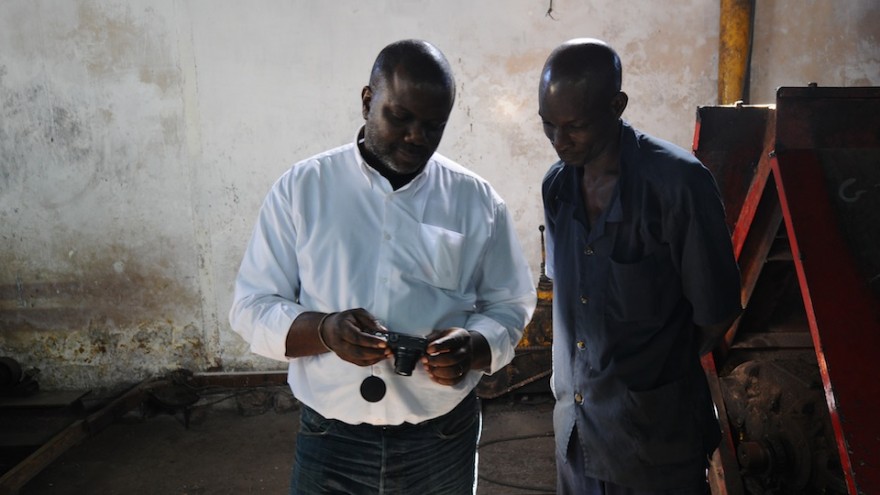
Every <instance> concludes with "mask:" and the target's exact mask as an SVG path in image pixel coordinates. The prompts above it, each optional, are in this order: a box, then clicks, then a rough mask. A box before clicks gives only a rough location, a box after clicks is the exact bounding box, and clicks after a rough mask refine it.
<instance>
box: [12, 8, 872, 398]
mask: <svg viewBox="0 0 880 495" xmlns="http://www.w3.org/2000/svg"><path fill="white" fill-rule="evenodd" d="M840 5H843V6H840ZM718 14H719V6H718V5H717V2H711V1H704V0H672V1H668V2H653V1H648V0H642V1H632V2H617V1H612V0H591V1H575V0H554V1H552V2H551V1H549V0H485V1H480V2H473V1H469V0H444V1H442V2H428V1H422V2H415V1H407V0H376V1H370V2H363V1H355V0H328V1H321V2H315V1H304V0H296V1H277V0H273V1H264V2H241V1H234V0H191V1H184V0H155V1H124V2H123V1H112V0H94V1H83V0H76V1H66V0H9V1H4V2H2V3H0V355H8V356H12V357H14V358H16V359H18V360H19V361H20V362H21V363H22V364H23V365H24V366H25V367H27V368H31V367H33V368H38V369H39V370H40V374H39V375H38V377H39V381H40V382H41V385H42V386H43V387H44V388H95V387H113V386H116V385H118V384H120V383H131V382H135V381H138V380H141V379H144V378H147V377H150V376H154V375H156V374H161V373H165V372H167V371H169V370H173V369H176V368H178V367H184V368H188V369H192V370H209V369H223V370H229V371H232V370H246V369H277V368H279V367H282V366H283V365H282V363H274V362H270V361H266V360H262V359H260V358H256V357H254V356H252V355H250V354H249V353H248V350H247V346H246V345H245V344H244V343H243V342H242V341H241V339H240V338H239V337H238V336H237V335H235V334H234V333H232V332H231V330H230V329H229V326H228V323H227V321H226V313H227V311H228V308H229V305H230V301H231V296H232V294H231V293H232V282H233V278H234V276H235V271H236V269H237V267H238V263H239V260H240V257H241V255H242V252H243V250H244V247H245V243H246V240H247V238H248V236H249V234H250V230H251V228H252V223H253V221H254V218H255V215H256V212H257V209H258V207H259V204H260V202H261V200H262V198H263V196H264V194H265V193H266V191H267V190H268V188H269V186H270V185H271V183H272V182H273V181H274V180H275V179H276V178H277V177H278V176H279V175H280V174H281V173H282V172H283V171H284V170H285V169H287V168H288V167H289V166H290V165H291V164H292V163H294V162H295V161H297V160H299V159H302V158H305V157H307V156H309V155H311V154H313V153H316V152H319V151H322V150H324V149H327V148H330V147H335V146H337V145H340V144H343V143H345V142H348V141H349V140H351V139H352V138H353V137H354V134H355V132H356V131H357V129H358V126H359V125H360V123H361V122H362V120H361V117H360V108H359V104H360V102H359V96H360V91H361V88H362V87H363V85H364V84H366V82H367V76H368V72H369V69H370V65H371V64H372V61H373V59H374V57H375V55H376V53H377V52H378V51H379V50H380V49H381V48H382V47H383V46H384V45H385V44H387V43H389V42H391V41H394V40H397V39H401V38H409V37H415V38H423V39H427V40H430V41H432V42H434V43H435V44H436V45H437V46H439V47H440V48H441V49H442V50H443V51H444V52H445V53H446V55H447V56H448V58H449V59H450V62H451V63H452V66H453V69H454V71H455V73H456V76H457V82H458V99H457V102H456V106H455V109H454V110H453V114H452V118H451V120H450V123H449V125H448V130H447V132H446V135H445V136H444V139H443V142H442V143H441V146H440V152H441V153H444V154H446V155H447V156H450V157H452V158H454V159H456V160H458V161H460V162H461V163H463V164H465V165H467V166H469V167H470V168H472V169H473V170H475V171H477V172H478V173H479V174H481V175H482V176H484V177H485V178H487V179H488V180H490V181H491V182H492V183H493V184H494V185H495V186H496V188H497V189H498V190H499V192H500V193H501V195H502V196H503V197H504V198H505V199H506V200H507V202H508V203H509V204H510V208H511V210H512V211H513V214H514V218H515V221H516V226H517V231H518V233H519V235H520V238H521V240H522V243H523V245H524V247H525V249H526V253H527V256H528V257H529V259H530V260H531V262H532V269H533V272H534V273H535V279H536V281H537V275H538V266H539V263H540V242H539V237H538V230H537V227H538V225H539V224H540V223H541V222H542V211H541V206H540V204H541V203H540V181H541V177H542V176H543V174H544V172H545V170H546V169H547V167H548V166H549V165H550V163H552V162H553V161H554V155H553V152H552V150H551V149H550V147H549V145H548V143H547V142H546V139H545V138H544V136H543V135H542V133H541V126H540V121H539V119H538V117H537V105H536V96H535V92H536V87H537V80H538V73H539V71H540V67H541V65H542V63H543V61H544V58H545V57H546V55H547V54H548V53H549V51H550V50H551V49H552V48H553V47H554V46H556V45H557V44H558V43H560V42H562V41H564V40H567V39H570V38H574V37H580V36H592V37H599V38H603V39H605V40H607V41H608V42H610V43H611V44H612V45H613V46H615V47H616V48H617V49H618V51H619V53H620V55H621V57H622V59H623V64H624V90H625V91H627V93H628V94H629V96H630V105H629V108H628V109H627V111H626V113H625V117H626V118H627V119H628V120H629V121H630V122H632V123H633V124H635V125H636V126H638V127H640V128H642V129H643V130H645V131H647V132H650V133H653V134H655V135H658V136H660V137H663V138H666V139H668V140H670V141H673V142H675V143H677V144H679V145H681V146H683V147H686V148H689V147H690V145H691V140H692V135H693V125H694V122H693V120H694V112H695V109H696V107H697V106H699V105H710V104H714V103H715V95H716V84H717V77H716V74H717V44H718V31H719V28H718V26H719V19H718ZM878 26H880V14H878V7H877V4H876V1H875V0H852V1H849V2H830V1H805V2H801V1H795V0H779V1H776V2H758V9H757V12H756V31H755V44H756V45H755V48H754V50H753V65H752V90H751V94H752V102H772V99H773V95H774V92H775V88H776V87H777V86H780V85H803V84H806V83H807V82H811V81H815V82H818V83H820V84H821V85H826V86H832V85H880V32H878Z"/></svg>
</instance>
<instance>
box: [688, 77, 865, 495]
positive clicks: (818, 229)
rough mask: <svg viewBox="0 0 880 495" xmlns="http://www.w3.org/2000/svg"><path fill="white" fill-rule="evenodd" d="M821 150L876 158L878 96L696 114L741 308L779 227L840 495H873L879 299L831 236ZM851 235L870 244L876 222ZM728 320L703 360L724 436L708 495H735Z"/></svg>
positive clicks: (739, 487) (830, 95) (812, 90)
mask: <svg viewBox="0 0 880 495" xmlns="http://www.w3.org/2000/svg"><path fill="white" fill-rule="evenodd" d="M714 112H719V113H714ZM734 115H735V117H734ZM710 116H711V118H708V117H710ZM707 127H708V128H707ZM718 140H726V141H728V142H727V143H726V145H724V146H716V143H715V142H716V141H718ZM720 148H724V151H723V152H718V151H717V150H718V149H720ZM829 150H838V151H839V150H856V153H864V152H865V151H867V152H868V155H867V156H869V157H874V156H880V153H875V151H876V152H880V88H819V87H815V86H810V87H802V88H792V87H783V88H780V89H779V90H778V92H777V102H776V105H775V108H774V107H772V106H771V107H753V106H739V107H703V108H700V109H699V111H698V119H697V124H696V129H695V134H694V153H695V154H696V155H697V156H698V157H699V158H700V159H701V160H702V161H703V162H704V163H705V164H706V166H707V167H708V168H710V170H712V171H713V173H714V174H715V176H716V180H717V181H718V183H719V188H720V189H721V191H722V196H723V198H724V201H725V205H726V208H727V219H728V225H729V227H730V228H731V231H732V234H731V235H732V239H733V244H734V251H735V254H736V257H737V260H738V262H739V263H740V269H741V272H742V279H743V289H742V303H743V306H744V307H747V306H748V304H749V301H750V298H751V296H752V291H753V290H754V288H755V284H756V281H757V278H758V276H759V274H760V272H761V268H762V266H763V264H764V263H765V261H766V260H767V257H768V256H769V255H770V250H771V246H772V244H773V241H774V237H775V236H776V232H777V231H778V230H779V228H780V225H783V224H784V229H785V233H786V234H787V239H788V243H789V248H790V252H791V257H792V261H793V263H794V266H795V269H796V273H797V279H798V284H799V287H800V293H801V296H802V299H803V304H804V310H805V312H806V316H807V321H808V324H809V333H810V337H811V340H812V346H813V348H814V350H815V354H816V360H817V362H818V367H819V372H820V374H821V379H822V385H823V387H824V391H825V397H826V402H827V405H828V412H829V415H830V420H831V425H832V427H833V430H834V436H835V440H836V444H837V452H838V454H839V456H840V466H841V468H842V471H843V476H844V477H845V482H846V487H847V490H848V493H849V494H850V495H859V494H863V493H880V420H878V418H880V415H878V410H880V381H878V379H880V371H878V366H877V365H878V362H880V360H878V351H880V298H878V295H877V294H878V292H877V290H876V285H875V286H874V289H872V287H871V285H870V283H868V282H866V277H865V276H864V275H865V274H864V267H863V266H862V267H861V269H860V266H859V263H858V262H857V259H856V256H855V255H854V253H853V252H852V250H853V247H852V244H851V243H848V242H847V241H846V240H845V238H844V235H843V234H842V232H841V229H840V226H839V213H836V212H835V209H834V208H835V206H834V204H833V202H832V200H831V198H830V197H829V190H828V183H827V182H828V181H827V178H826V175H825V173H824V172H823V168H822V167H823V159H824V158H823V157H826V155H825V154H823V153H828V151H829ZM861 156H865V155H864V154H863V155H861ZM871 160H873V158H871ZM869 166H876V167H877V169H880V160H878V161H877V163H876V164H874V163H872V164H869ZM771 186H772V187H771ZM872 187H873V188H875V189H876V190H868V191H867V193H869V194H878V195H880V183H877V184H874V185H873V186H872ZM864 192H866V191H863V193H864ZM863 228H864V229H868V231H870V232H874V234H873V235H875V236H876V237H877V238H878V242H880V225H877V224H868V225H863ZM876 281H877V280H876V277H875V278H874V279H873V281H872V283H876ZM738 323H739V322H737V323H735V324H734V325H733V326H732V328H731V329H730V331H729V332H728V333H727V335H726V337H725V340H724V342H723V343H722V344H721V345H720V346H719V348H718V349H716V351H715V352H713V353H712V354H711V355H708V356H706V357H705V358H704V360H703V364H704V368H705V370H706V373H707V376H708V377H709V380H710V386H711V387H712V389H713V398H714V399H715V402H716V406H717V407H718V413H719V418H720V419H721V423H722V432H723V434H724V438H723V440H722V444H721V446H720V447H719V450H718V451H717V452H716V455H715V457H714V460H713V465H712V470H711V474H710V481H711V482H712V483H711V484H712V489H713V493H714V494H716V495H720V494H732V495H735V494H741V493H745V491H744V488H743V483H742V481H741V479H740V471H739V466H738V464H737V460H736V458H737V456H736V451H735V443H736V442H735V439H734V438H733V437H732V434H731V431H732V427H731V425H730V424H727V416H726V407H725V404H724V400H723V398H722V394H721V393H720V389H721V387H722V384H721V382H720V380H719V377H718V369H717V368H719V367H720V365H721V363H723V361H724V359H725V358H726V356H727V353H728V351H729V349H730V346H731V345H732V343H733V342H734V341H735V339H736V338H737V329H738Z"/></svg>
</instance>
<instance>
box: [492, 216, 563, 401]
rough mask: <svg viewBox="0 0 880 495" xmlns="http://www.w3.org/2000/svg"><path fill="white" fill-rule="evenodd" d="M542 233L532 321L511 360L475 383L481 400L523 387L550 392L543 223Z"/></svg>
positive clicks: (549, 284)
mask: <svg viewBox="0 0 880 495" xmlns="http://www.w3.org/2000/svg"><path fill="white" fill-rule="evenodd" d="M538 230H539V231H540V232H541V274H540V276H539V278H538V286H537V292H538V304H537V306H536V307H535V313H534V314H533V315H532V319H531V321H529V324H528V325H526V328H525V329H524V330H523V336H522V339H520V341H519V344H517V346H516V354H515V355H514V357H513V360H512V361H511V362H510V364H508V365H507V366H505V367H504V368H502V369H500V370H498V372H496V373H495V374H493V375H487V376H484V377H483V379H482V380H481V381H480V383H479V384H478V385H477V395H478V396H479V397H480V398H483V399H495V398H498V397H501V396H502V395H505V394H507V393H510V392H513V391H515V390H522V389H526V390H529V391H533V392H549V391H550V381H549V378H550V373H551V371H552V367H553V364H552V359H551V348H552V344H553V281H552V280H550V278H549V277H547V273H546V269H545V268H546V259H547V255H546V251H545V247H544V226H543V225H540V226H539V227H538Z"/></svg>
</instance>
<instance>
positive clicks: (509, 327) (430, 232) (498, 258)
mask: <svg viewBox="0 0 880 495" xmlns="http://www.w3.org/2000/svg"><path fill="white" fill-rule="evenodd" d="M534 307H535V288H534V283H533V282H532V276H531V271H530V270H529V267H528V263H527V262H526V260H525V258H524V256H523V254H522V251H521V248H520V246H519V242H518V241H517V239H516V234H515V231H514V228H513V225H512V223H511V219H510V216H509V213H508V211H507V207H506V205H505V203H504V202H503V201H502V200H501V198H500V197H499V196H498V195H497V193H496V192H495V191H494V190H493V189H492V187H491V186H490V185H489V184H488V183H487V182H486V181H485V180H483V179H482V178H480V177H479V176H477V175H476V174H474V173H473V172H470V171H468V170H467V169H465V168H463V167H461V166H460V165H458V164H456V163H455V162H453V161H451V160H449V159H447V158H445V157H443V156H441V155H439V154H435V155H434V156H433V157H432V158H431V160H430V161H429V162H428V164H427V165H426V166H425V169H424V170H423V171H422V173H420V174H419V175H418V176H417V177H416V178H415V179H413V180H412V182H410V183H409V184H407V185H406V186H404V187H402V188H400V189H398V190H397V191H395V190H393V189H392V187H391V185H390V184H389V182H388V181H387V180H386V179H385V178H384V177H382V176H381V175H380V174H379V173H378V172H376V171H375V170H374V169H372V168H371V167H369V166H368V165H367V164H366V163H365V162H364V160H363V158H362V157H361V155H360V153H359V151H358V147H357V145H356V144H355V143H351V144H349V145H346V146H342V147H340V148H337V149H334V150H331V151H327V152H325V153H322V154H319V155H316V156H314V157H312V158H309V159H307V160H305V161H302V162H300V163H297V164H296V165H294V166H293V167H292V168H291V169H290V170H289V171H288V172H286V173H285V174H284V175H283V176H282V177H281V178H280V179H278V181H277V182H276V183H275V185H274V186H273V187H272V189H271V191H270V192H269V194H268V195H267V196H266V199H265V201H264V203H263V206H262V208H261V210H260V214H259V218H258V220H257V224H256V227H255V229H254V232H253V236H252V238H251V240H250V243H249V244H248V247H247V251H246V252H245V255H244V259H243V261H242V264H241V268H240V270H239V273H238V277H237V278H236V281H235V297H234V302H233V305H232V309H231V311H230V313H229V321H230V323H231V325H232V328H233V329H234V330H235V331H236V332H237V333H239V334H240V335H241V336H242V337H243V338H244V339H245V340H246V341H247V342H248V343H250V348H251V350H252V351H253V352H254V353H256V354H259V355H262V356H266V357H269V358H273V359H277V360H282V361H285V362H289V375H288V382H289V383H290V386H291V389H292V390H293V393H294V395H295V396H296V397H297V398H298V399H299V400H300V401H302V402H303V403H304V404H306V405H308V406H309V407H311V408H313V409H315V410H316V411H317V412H318V413H320V414H321V415H323V416H325V417H328V418H334V419H338V420H341V421H344V422H346V423H350V424H359V423H371V424H377V425H386V424H388V425H393V424H400V423H402V422H404V421H406V422H410V423H419V422H422V421H424V420H427V419H431V418H434V417H437V416H440V415H443V414H445V413H447V412H449V411H450V410H452V408H453V407H455V406H456V405H457V404H458V403H459V401H460V400H461V399H462V398H464V397H465V396H466V395H467V394H468V392H469V391H470V390H471V389H473V388H474V387H475V386H476V385H477V383H478V382H479V380H480V378H481V376H482V373H479V372H474V371H472V372H470V373H468V375H467V376H466V378H465V379H464V380H462V382H460V383H459V384H457V385H455V386H453V387H449V386H443V385H439V384H436V383H434V382H432V381H431V380H430V378H429V377H428V374H427V373H426V372H425V371H424V370H423V369H422V367H421V365H417V366H416V368H415V370H414V371H413V374H412V376H408V377H407V376H399V375H396V374H395V373H394V368H393V360H391V359H389V360H385V361H382V362H381V363H379V364H376V365H373V366H366V367H360V366H356V365H354V364H351V363H348V362H346V361H343V360H342V359H340V358H339V357H338V356H336V355H335V354H334V353H332V352H330V353H324V354H319V355H315V356H306V357H299V358H288V357H285V355H284V353H285V340H286V336H287V332H288V329H289V328H290V325H291V323H292V322H293V320H294V319H296V317H297V316H298V315H299V314H300V313H303V312H305V311H320V312H333V311H344V310H347V309H352V308H364V309H366V310H367V311H369V312H370V313H371V314H373V315H374V316H376V317H377V318H378V319H379V320H380V321H382V322H383V324H384V325H385V326H386V327H388V329H390V330H392V331H395V332H400V333H407V334H413V335H418V336H421V337H424V336H426V335H427V334H428V333H430V332H431V331H432V330H433V329H445V328H450V327H462V328H466V329H467V330H472V331H476V332H479V333H481V334H482V335H484V336H485V337H486V340H487V341H488V342H489V347H490V348H491V352H492V365H491V369H490V370H489V371H490V372H491V373H494V372H495V371H497V370H498V369H500V368H501V367H503V366H504V365H506V364H507V363H509V362H510V360H511V359H512V358H513V356H514V348H515V346H516V344H517V343H518V342H519V339H520V337H521V336H522V329H523V327H524V326H525V324H526V323H527V322H528V320H529V318H530V317H531V314H532V311H533V310H534ZM371 374H372V375H375V376H378V377H380V378H381V379H382V380H384V381H385V383H386V385H387V387H388V391H387V393H386V395H385V397H384V398H383V399H382V400H380V401H379V402H376V403H370V402H367V401H366V400H364V399H363V398H362V397H361V395H360V385H361V382H362V381H363V380H364V379H365V378H366V377H368V376H370V375H371Z"/></svg>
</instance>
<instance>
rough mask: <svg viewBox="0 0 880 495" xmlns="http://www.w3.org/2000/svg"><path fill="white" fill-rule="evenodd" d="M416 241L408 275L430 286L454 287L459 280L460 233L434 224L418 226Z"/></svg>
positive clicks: (461, 247)
mask: <svg viewBox="0 0 880 495" xmlns="http://www.w3.org/2000/svg"><path fill="white" fill-rule="evenodd" d="M418 236H419V239H418V243H419V245H420V247H421V249H419V252H418V255H417V256H416V257H415V266H414V267H413V272H412V275H413V276H414V277H415V278H417V279H419V280H421V281H422V282H425V283H427V284H429V285H432V286H434V287H439V288H441V289H446V290H456V289H458V287H459V283H460V281H461V264H462V254H463V250H464V235H462V234H459V233H458V232H455V231H452V230H448V229H444V228H442V227H437V226H434V225H428V224H424V223H423V224H420V225H419V233H418Z"/></svg>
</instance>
